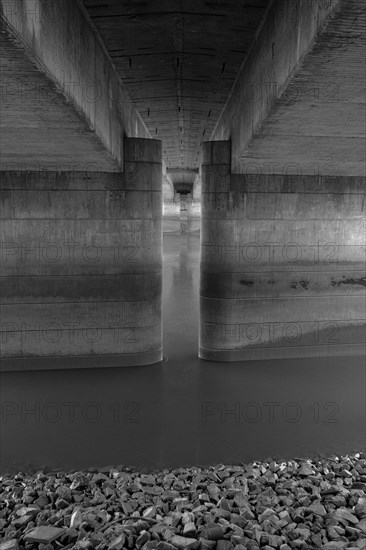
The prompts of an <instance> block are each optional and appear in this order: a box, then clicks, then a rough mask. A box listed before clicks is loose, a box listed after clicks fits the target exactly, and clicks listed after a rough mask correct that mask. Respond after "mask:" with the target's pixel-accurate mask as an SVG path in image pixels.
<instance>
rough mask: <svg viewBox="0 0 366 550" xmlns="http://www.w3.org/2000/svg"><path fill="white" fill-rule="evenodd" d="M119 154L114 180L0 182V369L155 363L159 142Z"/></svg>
mask: <svg viewBox="0 0 366 550" xmlns="http://www.w3.org/2000/svg"><path fill="white" fill-rule="evenodd" d="M124 149H125V150H124V156H125V162H124V168H125V170H124V172H123V173H95V172H93V173H81V172H68V173H66V172H62V173H61V172H59V173H55V172H2V173H1V189H2V193H1V197H2V198H1V220H2V221H1V235H2V237H1V250H0V252H1V360H0V368H2V369H12V368H14V369H27V368H32V369H38V368H57V367H62V368H68V367H75V366H80V367H84V366H85V367H91V366H124V365H138V364H150V363H154V362H157V361H160V360H161V358H162V332H161V285H162V186H161V171H162V165H161V162H162V161H161V142H160V141H157V140H150V139H139V138H130V139H126V140H125V147H124ZM51 359H52V361H51Z"/></svg>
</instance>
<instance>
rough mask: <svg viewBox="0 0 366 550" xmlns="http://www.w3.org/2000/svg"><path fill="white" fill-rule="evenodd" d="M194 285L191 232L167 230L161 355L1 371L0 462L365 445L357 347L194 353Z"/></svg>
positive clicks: (204, 456)
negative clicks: (242, 356) (230, 359)
mask: <svg viewBox="0 0 366 550" xmlns="http://www.w3.org/2000/svg"><path fill="white" fill-rule="evenodd" d="M198 285H199V237H198V235H197V234H188V235H173V234H166V235H164V351H165V360H164V361H163V362H161V363H158V364H156V365H150V366H145V367H131V368H129V367H125V368H122V369H118V368H112V369H109V368H103V365H100V366H101V368H100V369H98V368H93V369H90V370H88V369H82V370H68V371H61V370H60V371H57V370H56V371H55V370H54V371H44V372H40V371H38V372H37V371H35V372H28V373H27V372H24V373H21V372H14V373H2V374H1V378H0V380H1V386H0V391H1V400H2V403H3V410H2V427H1V434H0V437H1V453H2V454H1V464H2V467H3V468H11V467H13V468H14V469H15V470H17V469H21V468H23V467H24V465H25V464H26V463H27V462H28V463H29V464H33V465H35V466H41V465H43V464H48V465H49V466H52V467H65V468H82V467H88V466H93V465H97V466H102V465H106V464H118V463H124V464H131V465H132V464H133V465H135V466H147V467H157V466H159V467H162V466H181V465H184V464H212V463H219V462H240V461H247V460H252V459H253V460H254V459H256V458H265V457H267V456H278V457H289V456H294V455H295V456H301V455H303V456H304V455H309V456H313V455H314V454H316V453H332V452H334V453H347V452H350V451H352V450H356V449H359V448H360V447H363V446H364V438H363V435H362V434H363V433H364V428H365V426H364V420H363V419H364V418H365V415H364V414H363V413H364V409H365V396H364V387H365V372H364V358H363V357H362V356H358V357H357V356H354V357H323V358H317V359H314V358H308V359H300V358H299V359H286V360H279V359H277V360H270V361H262V360H257V361H248V362H246V363H245V364H243V363H241V362H238V363H213V362H209V361H202V360H200V359H198V358H197V341H198ZM348 331H349V334H351V333H352V330H351V329H347V330H346V331H343V329H342V331H341V334H342V336H341V337H342V338H348ZM327 334H328V337H329V332H327ZM323 335H324V333H322V332H320V333H319V338H322V337H323ZM344 335H345V336H344ZM345 367H346V368H345Z"/></svg>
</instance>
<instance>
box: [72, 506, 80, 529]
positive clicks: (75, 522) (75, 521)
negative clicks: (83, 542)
mask: <svg viewBox="0 0 366 550" xmlns="http://www.w3.org/2000/svg"><path fill="white" fill-rule="evenodd" d="M82 522H83V518H82V515H81V512H80V510H74V511H73V513H72V514H71V519H70V527H71V528H72V529H79V527H80V525H81V524H82Z"/></svg>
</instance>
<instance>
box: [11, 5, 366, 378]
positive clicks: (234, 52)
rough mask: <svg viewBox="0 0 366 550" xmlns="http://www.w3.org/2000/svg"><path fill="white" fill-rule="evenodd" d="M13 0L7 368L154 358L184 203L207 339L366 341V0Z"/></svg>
mask: <svg viewBox="0 0 366 550" xmlns="http://www.w3.org/2000/svg"><path fill="white" fill-rule="evenodd" d="M0 7H1V34H0V46H1V60H0V61H1V81H2V85H1V86H2V87H1V111H0V117H1V118H0V128H1V164H0V169H1V170H0V178H1V222H0V223H1V274H0V276H1V295H0V299H1V338H2V344H1V359H0V366H1V368H2V369H34V368H52V365H53V366H54V367H61V368H65V367H70V368H72V367H75V366H85V367H90V366H93V365H95V366H96V365H98V364H99V361H100V359H101V358H103V361H104V363H103V364H106V365H107V364H108V365H113V366H114V365H115V366H118V365H135V364H149V363H153V362H157V361H160V360H161V359H162V353H163V348H162V334H161V284H162V283H161V282H162V228H163V218H164V219H165V222H164V223H167V222H168V224H169V223H170V224H173V225H170V227H173V226H174V224H175V223H176V222H178V223H179V224H180V225H179V227H182V225H181V222H182V216H183V219H184V223H185V224H186V225H185V227H187V228H189V227H191V228H193V229H194V230H196V229H197V228H198V220H199V219H200V221H201V223H200V226H201V291H200V294H201V297H200V300H201V305H200V308H201V330H200V336H199V355H200V357H202V358H204V359H214V360H219V361H226V360H229V361H235V360H246V359H256V358H271V357H294V356H319V355H320V356H321V355H332V354H334V355H340V354H360V353H364V352H365V330H364V329H365V286H366V282H365V281H366V276H365V261H366V242H365V235H366V232H365V183H366V180H365V122H364V115H365V89H364V51H365V26H366V23H365V15H366V5H365V4H364V3H362V2H359V1H358V0H306V1H304V0H258V1H256V2H255V3H254V2H253V1H251V0H242V1H241V2H237V1H236V0H222V1H221V0H207V1H205V0H199V1H198V2H197V1H193V0H188V1H185V2H181V1H179V0H164V1H162V2H159V3H156V2H153V1H152V0H150V1H146V2H143V3H141V2H136V1H134V0H130V1H128V2H123V3H121V2H119V1H118V0H105V1H104V2H103V3H101V2H100V1H99V0H75V1H74V2H70V1H69V0H0ZM163 202H164V209H163ZM183 204H184V205H185V206H184V208H183V207H182V205H183ZM163 211H164V216H163ZM182 212H184V214H182ZM177 314H178V313H177ZM51 359H52V360H53V361H52V363H51V362H50V360H51Z"/></svg>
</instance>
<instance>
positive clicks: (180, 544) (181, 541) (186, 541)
mask: <svg viewBox="0 0 366 550" xmlns="http://www.w3.org/2000/svg"><path fill="white" fill-rule="evenodd" d="M170 542H171V544H172V545H173V546H175V547H176V548H179V549H181V550H190V549H192V550H195V549H196V548H198V544H199V543H198V541H197V540H196V539H192V538H187V537H181V536H179V535H174V537H172V539H171V541H170Z"/></svg>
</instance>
